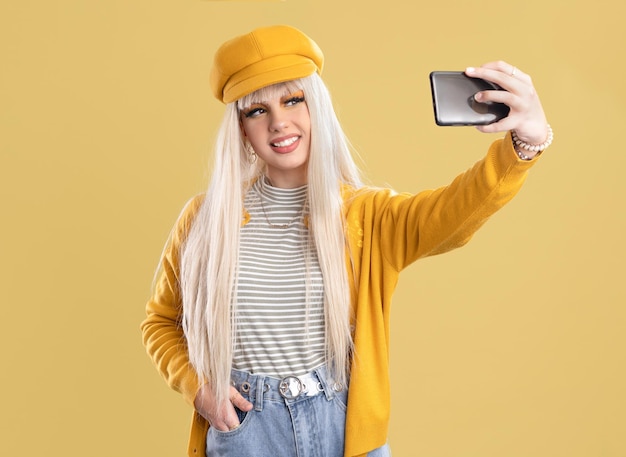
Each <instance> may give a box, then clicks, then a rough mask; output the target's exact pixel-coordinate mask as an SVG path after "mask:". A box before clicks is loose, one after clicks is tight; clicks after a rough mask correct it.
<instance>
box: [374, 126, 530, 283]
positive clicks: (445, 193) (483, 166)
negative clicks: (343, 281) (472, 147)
mask: <svg viewBox="0 0 626 457" xmlns="http://www.w3.org/2000/svg"><path fill="white" fill-rule="evenodd" d="M535 161H536V160H532V161H523V160H521V159H520V158H519V157H518V156H517V154H516V153H515V151H514V149H513V145H512V142H511V139H510V134H507V135H506V137H505V138H504V139H500V140H497V141H495V142H494V143H493V144H492V145H491V147H490V148H489V151H488V153H487V155H486V157H485V158H483V159H482V160H480V161H478V162H477V163H476V164H474V166H472V167H471V168H470V169H468V170H467V171H465V172H464V173H462V174H460V175H459V176H457V177H456V178H455V179H454V180H453V181H452V183H450V184H449V185H447V186H444V187H441V188H439V189H435V190H428V191H423V192H420V193H418V194H416V195H409V194H397V195H394V196H389V197H388V201H387V202H386V203H385V204H384V205H383V208H384V210H383V211H381V212H380V219H379V233H380V246H381V250H382V252H381V254H382V255H383V257H384V258H385V259H386V261H387V262H389V263H390V264H391V265H392V267H393V268H394V269H396V270H397V271H400V270H401V269H403V268H405V267H406V266H407V265H409V264H411V263H412V262H414V261H415V260H417V259H419V258H422V257H426V256H430V255H435V254H440V253H443V252H447V251H450V250H452V249H454V248H457V247H460V246H463V245H464V244H465V243H467V242H468V241H469V240H470V239H471V237H472V236H473V235H474V233H475V232H476V231H477V230H478V229H479V228H480V227H481V226H482V225H483V224H484V223H485V221H486V220H487V219H488V218H489V217H490V216H491V215H493V214H494V213H495V212H496V211H497V210H499V209H500V208H502V207H503V206H504V205H505V204H506V203H507V202H509V201H510V200H511V199H512V198H513V197H514V196H515V194H516V193H517V192H518V191H519V189H520V188H521V186H522V184H523V183H524V181H525V179H526V176H527V172H528V170H529V168H530V167H531V166H532V165H533V164H534V163H535Z"/></svg>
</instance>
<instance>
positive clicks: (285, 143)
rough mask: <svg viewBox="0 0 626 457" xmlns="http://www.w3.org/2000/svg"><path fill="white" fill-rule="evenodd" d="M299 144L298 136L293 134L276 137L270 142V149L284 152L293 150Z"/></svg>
mask: <svg viewBox="0 0 626 457" xmlns="http://www.w3.org/2000/svg"><path fill="white" fill-rule="evenodd" d="M299 144H300V136H298V135H294V136H289V137H283V138H277V139H276V140H274V141H272V142H271V143H270V146H271V148H272V150H274V151H275V152H278V153H281V154H285V153H287V152H291V151H293V150H295V149H296V148H297V147H298V145H299Z"/></svg>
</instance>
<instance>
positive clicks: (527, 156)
mask: <svg viewBox="0 0 626 457" xmlns="http://www.w3.org/2000/svg"><path fill="white" fill-rule="evenodd" d="M547 127H548V138H547V139H546V140H545V141H544V142H543V143H541V144H529V143H526V142H525V141H522V140H521V139H520V138H519V137H518V136H517V133H516V132H515V130H511V141H512V142H513V148H514V149H515V152H516V153H517V156H518V157H519V158H520V159H522V160H531V159H533V158H534V157H535V156H536V155H537V154H539V153H540V152H543V151H544V150H546V149H547V148H548V146H550V145H551V144H552V140H554V132H553V131H552V127H550V124H547Z"/></svg>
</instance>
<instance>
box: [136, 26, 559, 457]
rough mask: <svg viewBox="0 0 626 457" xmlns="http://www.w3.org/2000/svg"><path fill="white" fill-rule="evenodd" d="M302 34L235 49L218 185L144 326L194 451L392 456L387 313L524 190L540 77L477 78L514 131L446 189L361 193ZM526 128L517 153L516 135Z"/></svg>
mask: <svg viewBox="0 0 626 457" xmlns="http://www.w3.org/2000/svg"><path fill="white" fill-rule="evenodd" d="M322 67H323V55H322V52H321V50H320V49H319V47H318V46H317V45H316V44H315V42H314V41H313V40H311V39H310V38H309V37H308V36H306V35H305V34H304V33H302V32H301V31H299V30H297V29H295V28H292V27H288V26H271V27H262V28H258V29H255V30H253V31H252V32H250V33H248V34H245V35H241V36H238V37H235V38H233V39H232V40H230V41H228V42H226V43H224V44H223V45H222V46H221V47H220V49H219V50H218V51H217V53H216V55H215V61H214V66H213V69H212V73H211V79H210V84H211V88H212V90H213V93H214V95H215V96H216V97H217V98H218V99H219V100H220V101H222V102H224V103H225V104H226V110H225V115H224V119H223V123H222V125H221V128H220V130H219V134H218V136H217V141H216V147H215V166H214V173H213V176H212V178H211V181H210V185H209V188H208V190H207V192H206V193H204V194H202V195H199V196H197V197H195V198H194V199H192V200H191V201H190V202H189V204H188V205H187V206H186V207H185V208H184V210H183V212H182V214H181V216H180V218H179V221H178V222H177V224H176V226H175V227H174V229H173V231H172V234H171V236H170V239H169V241H168V243H167V245H166V247H165V250H164V253H163V256H162V262H161V266H160V274H159V277H158V281H157V283H156V286H155V290H154V294H153V296H152V298H151V300H150V301H149V302H148V304H147V318H146V319H145V321H144V322H143V323H142V331H143V338H144V344H145V345H146V348H147V350H148V353H149V354H150V356H151V357H152V359H153V360H154V362H155V364H156V365H157V367H158V369H159V371H160V372H161V373H162V375H163V376H164V377H165V379H166V380H167V382H168V384H169V385H170V386H171V387H172V388H173V389H175V390H177V391H179V392H181V393H182V395H183V397H184V398H185V399H186V400H187V401H188V402H189V403H190V404H191V405H193V407H194V418H193V422H192V426H191V437H190V441H189V450H188V452H189V455H190V456H198V455H206V456H208V457H217V456H237V457H253V456H254V457H265V456H267V457H269V456H279V457H296V456H297V457H305V456H306V457H308V456H320V457H321V456H323V457H341V456H346V457H352V456H370V457H384V456H389V455H390V450H389V447H388V445H387V429H388V419H389V404H390V398H389V389H390V386H389V376H388V363H389V359H388V354H389V312H390V305H391V297H392V294H393V290H394V288H395V285H396V282H397V279H398V275H399V272H400V271H401V270H402V269H403V268H405V267H406V266H408V265H409V264H411V263H412V262H414V261H416V260H417V259H419V258H422V257H425V256H429V255H434V254H438V253H442V252H445V251H448V250H450V249H453V248H456V247H459V246H462V245H463V244H465V243H466V242H467V241H468V240H469V239H470V238H471V236H472V235H473V233H474V232H475V231H476V230H477V229H478V228H479V227H480V226H481V225H482V224H483V223H484V222H485V221H486V220H487V219H488V218H489V216H490V215H492V214H493V213H494V212H495V211H497V210H498V209H499V208H501V207H502V206H503V205H504V204H505V203H506V202H508V201H509V200H510V199H511V198H512V197H513V196H514V195H515V193H516V192H517V191H518V190H519V188H520V187H521V185H522V183H523V181H524V179H525V177H526V174H527V172H528V170H529V169H530V167H531V166H532V165H533V164H534V163H535V162H536V160H535V156H536V155H537V154H538V153H539V152H541V151H542V150H543V149H545V147H547V146H548V145H549V143H550V141H551V136H552V134H551V130H550V128H549V126H548V124H547V122H546V118H545V115H544V112H543V109H542V107H541V103H540V101H539V99H538V98H537V95H536V93H535V91H534V89H533V86H532V83H531V80H530V77H529V76H527V75H526V74H524V73H522V72H521V71H519V70H517V69H516V68H515V67H513V66H512V65H510V64H507V63H505V62H493V63H489V64H486V65H483V66H482V67H479V68H470V69H468V70H467V73H468V75H470V76H474V77H480V78H484V79H487V80H489V81H492V82H494V83H497V84H499V85H500V86H501V87H503V88H504V89H505V91H497V92H496V91H487V92H483V93H481V94H478V95H477V98H478V99H479V101H481V102H489V101H493V102H502V103H505V104H507V105H508V106H509V107H510V113H509V115H508V116H507V117H506V118H505V119H503V120H501V121H499V122H497V123H494V124H491V125H489V126H483V127H479V129H480V130H482V131H484V132H497V131H503V132H507V133H506V134H505V135H504V138H502V139H500V140H498V141H496V142H494V143H493V144H492V145H491V147H490V148H489V150H488V152H487V155H486V157H485V158H484V159H483V160H481V161H479V162H477V163H476V164H475V165H474V166H473V167H472V168H471V169H469V170H467V171H466V172H464V173H462V174H461V175H459V176H458V177H457V178H456V179H455V180H454V181H453V182H452V183H451V184H449V185H448V186H445V187H442V188H440V189H436V190H428V191H423V192H420V193H418V194H415V195H408V194H396V193H394V192H393V191H391V190H389V189H379V188H371V187H368V186H364V185H363V184H362V182H361V178H360V175H359V170H358V169H357V166H356V165H355V163H354V161H353V159H352V157H351V155H350V150H349V147H348V142H347V140H346V138H345V136H344V134H343V131H342V129H341V126H340V125H339V122H338V121H337V118H336V116H335V113H334V110H333V107H332V104H331V100H330V96H329V94H328V92H327V89H326V87H325V85H324V83H323V82H322V80H321V78H320V74H321V71H322ZM512 135H514V136H515V139H516V141H517V143H514V142H513V140H512Z"/></svg>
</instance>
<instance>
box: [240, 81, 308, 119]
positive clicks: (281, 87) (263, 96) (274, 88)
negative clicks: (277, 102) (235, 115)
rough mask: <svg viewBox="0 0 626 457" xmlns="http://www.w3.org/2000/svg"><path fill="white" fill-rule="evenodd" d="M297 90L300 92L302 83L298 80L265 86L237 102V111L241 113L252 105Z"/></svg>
mask: <svg viewBox="0 0 626 457" xmlns="http://www.w3.org/2000/svg"><path fill="white" fill-rule="evenodd" d="M299 90H302V83H301V82H300V80H298V79H296V80H291V81H286V82H282V83H276V84H272V85H270V86H265V87H262V88H261V89H259V90H256V91H254V92H252V93H251V94H248V95H244V96H243V97H241V98H240V99H239V100H237V109H239V110H240V111H241V110H244V109H246V108H249V107H250V106H252V105H254V104H257V103H264V102H267V101H269V100H273V99H275V98H280V97H285V96H287V95H291V94H293V93H294V92H298V91H299Z"/></svg>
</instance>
